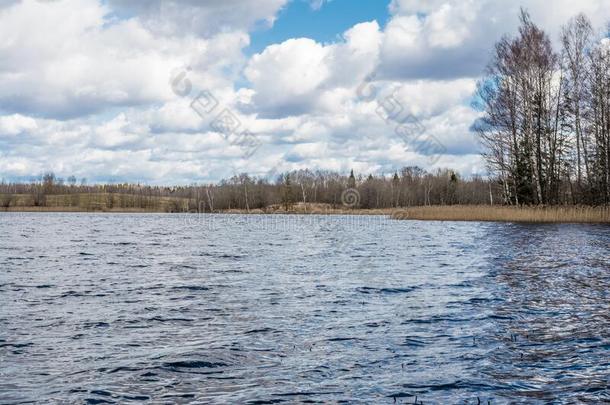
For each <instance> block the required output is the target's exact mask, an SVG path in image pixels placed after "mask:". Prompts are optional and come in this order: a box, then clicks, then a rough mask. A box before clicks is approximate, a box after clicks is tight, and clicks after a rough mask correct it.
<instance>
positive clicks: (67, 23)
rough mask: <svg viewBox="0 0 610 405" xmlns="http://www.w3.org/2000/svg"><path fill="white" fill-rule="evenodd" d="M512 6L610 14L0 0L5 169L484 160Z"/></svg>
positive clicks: (200, 172) (148, 174)
mask: <svg viewBox="0 0 610 405" xmlns="http://www.w3.org/2000/svg"><path fill="white" fill-rule="evenodd" d="M520 6H523V7H525V8H527V9H528V10H529V11H530V13H531V14H532V17H533V19H534V20H535V21H536V22H537V23H538V24H539V25H540V26H542V27H543V28H545V29H546V30H547V31H548V32H549V34H550V35H551V37H552V38H553V40H554V41H555V42H557V40H558V36H559V32H560V27H561V25H562V24H563V23H565V22H566V21H567V20H568V19H569V18H570V17H571V16H573V15H575V14H576V13H578V12H585V13H586V14H588V15H589V16H590V18H591V19H592V21H593V23H594V24H595V25H596V26H597V27H599V28H600V29H601V27H603V26H604V24H605V23H606V22H607V21H610V7H608V0H580V1H573V0H555V1H553V2H552V6H550V3H549V2H548V0H522V1H521V3H519V2H518V1H514V0H201V1H197V0H183V1H178V0H176V1H164V0H151V1H147V2H143V1H142V2H141V1H135V0H133V1H129V0H104V1H100V0H57V1H54V0H44V1H43V0H39V1H36V0H23V1H19V0H0V179H5V180H28V179H31V178H32V177H35V176H38V175H40V174H41V173H43V172H46V171H54V172H55V173H56V174H57V175H59V176H61V177H67V176H70V175H75V176H76V177H78V178H82V177H85V178H87V179H89V181H90V182H106V181H111V182H123V181H129V182H142V183H148V184H190V183H195V182H197V183H199V182H212V181H217V180H219V179H221V178H225V177H228V176H231V175H233V174H234V173H240V172H249V173H252V174H258V175H266V174H268V173H270V172H272V171H273V170H276V171H284V170H290V169H299V168H313V169H328V170H336V171H341V172H348V171H349V170H350V169H354V171H355V172H357V173H363V174H364V173H379V174H380V173H390V172H393V171H394V170H395V169H397V168H400V167H402V166H406V165H419V166H422V167H424V168H427V169H431V168H435V167H452V168H455V169H457V170H459V171H460V172H461V173H462V174H464V175H470V174H472V173H481V174H485V168H484V165H483V164H482V161H481V159H480V158H479V155H478V149H479V147H478V145H477V142H476V138H475V136H474V134H473V133H471V131H470V129H469V128H470V127H471V124H472V123H473V121H475V120H476V119H477V117H478V116H479V114H480V113H479V112H477V111H475V110H474V109H473V108H472V107H471V100H472V95H473V92H474V90H475V86H476V82H477V79H478V78H479V77H480V76H481V74H482V72H483V69H484V67H485V64H486V62H487V60H488V58H489V55H490V52H491V49H492V46H493V43H494V42H495V41H497V40H498V39H499V38H500V36H501V35H502V34H505V33H513V32H514V31H515V29H516V26H517V19H518V12H519V7H520ZM388 115H389V117H388ZM397 121H398V122H397ZM401 121H402V124H401ZM400 125H402V126H403V128H404V125H409V126H410V129H409V130H408V131H405V132H402V133H401V132H400V131H397V128H400V127H399V126H400ZM414 128H417V130H416V131H415V130H413V129H414Z"/></svg>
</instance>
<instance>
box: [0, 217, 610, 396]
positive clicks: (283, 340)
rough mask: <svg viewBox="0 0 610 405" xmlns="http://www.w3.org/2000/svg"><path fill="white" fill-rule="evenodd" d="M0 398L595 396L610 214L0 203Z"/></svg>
mask: <svg viewBox="0 0 610 405" xmlns="http://www.w3.org/2000/svg"><path fill="white" fill-rule="evenodd" d="M0 231H1V232H0V403H31V402H39V403H45V404H49V403H125V402H129V401H134V402H136V401H143V402H150V403H189V402H198V403H260V404H263V403H295V402H309V403H329V402H331V403H342V402H343V403H389V404H390V403H394V402H396V403H411V404H412V403H414V401H415V397H416V396H417V401H418V403H419V401H423V403H424V404H436V403H438V404H453V403H461V404H464V403H466V404H477V403H478V401H480V402H481V403H482V404H488V403H491V404H505V403H532V404H536V403H540V404H543V403H563V404H573V403H600V402H607V401H610V386H609V384H610V296H609V292H610V228H609V227H607V226H601V225H600V226H596V225H516V224H495V223H453V222H417V221H415V222H408V221H392V220H389V219H386V218H383V217H356V218H354V217H340V216H242V215H235V216H223V215H217V216H205V215H204V216H197V215H191V216H188V217H186V216H183V215H155V214H150V215H148V214H143V215H127V214H114V215H106V214H38V213H32V214H18V213H3V214H0Z"/></svg>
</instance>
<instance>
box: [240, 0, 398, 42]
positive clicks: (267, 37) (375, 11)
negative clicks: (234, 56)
mask: <svg viewBox="0 0 610 405" xmlns="http://www.w3.org/2000/svg"><path fill="white" fill-rule="evenodd" d="M389 5H390V1H389V0H355V1H354V0H332V1H330V2H326V3H323V4H321V5H320V7H319V8H317V7H312V4H311V2H309V1H307V0H293V1H292V2H290V3H288V4H287V5H286V6H285V7H284V8H283V9H282V10H280V11H279V13H278V15H277V21H276V22H275V24H274V25H273V26H272V27H271V28H269V27H268V26H265V25H264V24H258V26H257V27H256V29H255V30H254V31H253V32H252V34H251V36H250V41H251V43H250V46H249V47H248V48H247V49H246V52H247V53H248V54H253V53H258V52H261V51H262V50H264V49H265V47H266V46H268V45H270V44H274V43H280V42H284V41H285V40H287V39H290V38H300V37H306V38H311V39H314V40H316V41H317V42H322V43H329V42H334V41H336V40H337V38H338V37H339V36H340V35H341V34H342V33H343V32H344V31H346V30H348V29H349V28H350V27H353V26H354V25H356V24H357V23H361V22H366V21H372V20H376V21H377V22H378V23H379V24H380V25H381V26H384V25H385V23H386V21H387V20H388V18H389V16H390V14H389V10H388V7H389Z"/></svg>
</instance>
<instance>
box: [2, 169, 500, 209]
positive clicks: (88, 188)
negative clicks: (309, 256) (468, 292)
mask: <svg viewBox="0 0 610 405" xmlns="http://www.w3.org/2000/svg"><path fill="white" fill-rule="evenodd" d="M346 190H351V191H355V195H356V198H355V200H353V201H350V202H349V203H346V201H345V199H344V193H345V192H346ZM500 192H501V190H500V188H499V187H498V185H497V183H496V182H495V181H493V180H487V179H484V178H482V177H479V176H473V177H471V178H467V179H464V178H462V177H460V176H459V174H457V173H456V172H454V171H452V170H448V169H443V170H440V169H439V170H436V171H435V172H432V173H431V172H428V171H426V170H424V169H422V168H419V167H414V166H411V167H404V168H402V169H401V170H399V171H396V172H395V173H393V174H391V175H379V176H374V175H355V174H354V173H353V171H352V172H351V173H350V174H349V175H344V174H340V173H337V172H332V171H323V170H317V171H313V170H298V171H292V172H286V173H282V174H279V175H278V176H277V177H276V178H274V179H267V178H265V177H256V176H250V175H248V174H245V173H244V174H240V175H236V176H233V177H231V178H229V179H225V180H222V181H220V182H218V183H215V184H205V185H191V186H179V187H163V186H149V185H139V184H97V185H87V184H85V182H83V181H81V182H80V183H77V182H75V181H74V180H73V179H72V181H68V182H66V181H64V180H63V179H61V178H57V177H56V176H55V175H54V174H53V173H48V174H45V175H44V176H42V177H41V178H40V179H38V180H37V181H34V182H31V183H6V182H2V183H0V206H2V207H5V208H7V207H10V206H17V205H33V206H40V207H44V206H58V205H60V206H79V205H80V206H82V205H83V203H82V201H83V198H82V196H83V195H90V196H98V197H97V199H96V200H95V201H97V202H96V203H95V204H98V205H99V204H102V205H103V206H104V208H141V209H158V208H159V207H160V205H159V204H160V200H162V199H165V200H167V202H168V203H167V204H166V205H165V207H166V210H169V211H184V210H191V211H192V210H197V211H202V212H218V211H224V210H231V209H240V210H254V209H262V210H265V209H267V208H269V207H277V208H282V209H284V210H290V209H292V208H293V206H294V205H295V204H325V205H327V206H329V207H332V208H342V207H345V206H346V205H348V206H349V207H350V208H362V209H382V208H399V207H408V206H423V205H453V204H494V203H497V202H498V201H500V196H501V193H500ZM99 196H104V198H103V199H100V197H99ZM24 200H27V201H24ZM19 201H21V202H19ZM87 201H88V202H87V204H89V205H87V207H86V208H89V209H95V208H96V207H95V205H91V203H90V201H91V199H87Z"/></svg>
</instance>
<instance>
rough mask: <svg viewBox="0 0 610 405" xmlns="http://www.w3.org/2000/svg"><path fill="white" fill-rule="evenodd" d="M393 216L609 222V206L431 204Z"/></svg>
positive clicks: (397, 217) (439, 218) (396, 213)
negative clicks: (430, 205)
mask: <svg viewBox="0 0 610 405" xmlns="http://www.w3.org/2000/svg"><path fill="white" fill-rule="evenodd" d="M392 218H394V219H403V220H423V221H494V222H532V223H610V207H573V206H561V207H504V206H493V207H492V206H483V205H481V206H478V205H474V206H464V205H460V206H457V205H455V206H432V207H413V208H408V209H401V210H397V211H396V212H395V213H394V214H393V215H392Z"/></svg>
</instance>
